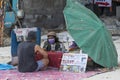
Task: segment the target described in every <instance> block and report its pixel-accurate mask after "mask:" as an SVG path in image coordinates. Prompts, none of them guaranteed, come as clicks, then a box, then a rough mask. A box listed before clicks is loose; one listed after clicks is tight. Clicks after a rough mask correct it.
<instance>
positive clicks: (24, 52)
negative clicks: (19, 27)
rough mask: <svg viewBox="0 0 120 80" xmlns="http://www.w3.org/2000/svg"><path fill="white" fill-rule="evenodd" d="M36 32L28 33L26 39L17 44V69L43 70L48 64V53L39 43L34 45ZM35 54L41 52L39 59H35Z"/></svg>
mask: <svg viewBox="0 0 120 80" xmlns="http://www.w3.org/2000/svg"><path fill="white" fill-rule="evenodd" d="M35 41H36V32H34V31H30V32H29V33H28V37H27V41H24V42H21V43H20V44H19V45H18V50H17V54H18V71H20V72H34V71H39V70H43V69H45V68H46V67H47V65H48V62H49V60H48V54H47V52H46V51H44V49H42V48H41V47H40V46H39V45H36V43H35ZM36 54H41V56H42V57H41V59H40V60H37V61H36V59H35V55H36Z"/></svg>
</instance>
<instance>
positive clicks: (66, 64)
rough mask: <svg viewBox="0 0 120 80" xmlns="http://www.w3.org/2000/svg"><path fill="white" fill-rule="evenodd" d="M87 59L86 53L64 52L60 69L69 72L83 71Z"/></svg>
mask: <svg viewBox="0 0 120 80" xmlns="http://www.w3.org/2000/svg"><path fill="white" fill-rule="evenodd" d="M87 59H88V55H87V54H76V53H75V54H74V53H64V54H63V57H62V61H61V66H60V70H61V71H70V72H85V71H86V65H87Z"/></svg>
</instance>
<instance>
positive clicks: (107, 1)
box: [94, 0, 112, 7]
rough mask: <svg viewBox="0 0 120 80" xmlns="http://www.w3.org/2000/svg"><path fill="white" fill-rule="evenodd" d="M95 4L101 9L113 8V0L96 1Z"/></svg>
mask: <svg viewBox="0 0 120 80" xmlns="http://www.w3.org/2000/svg"><path fill="white" fill-rule="evenodd" d="M94 2H95V4H98V6H101V7H111V6H112V0H95V1H94Z"/></svg>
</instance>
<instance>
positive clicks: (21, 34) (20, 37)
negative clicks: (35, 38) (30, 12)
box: [14, 28, 37, 41]
mask: <svg viewBox="0 0 120 80" xmlns="http://www.w3.org/2000/svg"><path fill="white" fill-rule="evenodd" d="M14 31H15V34H16V38H17V41H25V40H26V37H27V35H28V32H29V31H37V28H20V29H14Z"/></svg>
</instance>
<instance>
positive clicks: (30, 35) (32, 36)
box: [27, 31, 36, 41]
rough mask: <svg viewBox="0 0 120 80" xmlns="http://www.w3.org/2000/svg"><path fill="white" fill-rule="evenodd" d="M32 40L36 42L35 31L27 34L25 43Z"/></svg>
mask: <svg viewBox="0 0 120 80" xmlns="http://www.w3.org/2000/svg"><path fill="white" fill-rule="evenodd" d="M32 40H36V32H35V31H30V32H28V36H27V41H32Z"/></svg>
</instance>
